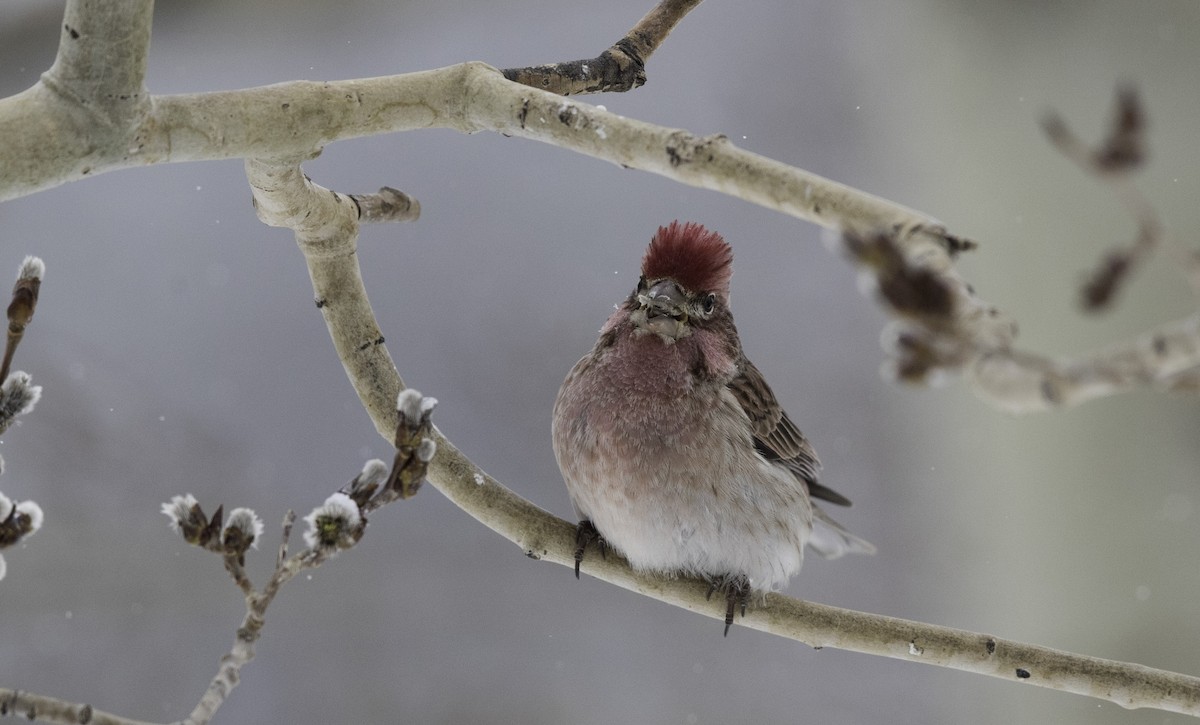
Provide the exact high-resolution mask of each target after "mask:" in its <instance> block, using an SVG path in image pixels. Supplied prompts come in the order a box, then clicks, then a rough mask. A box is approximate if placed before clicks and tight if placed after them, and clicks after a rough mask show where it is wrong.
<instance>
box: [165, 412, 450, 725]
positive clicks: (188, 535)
mask: <svg viewBox="0 0 1200 725" xmlns="http://www.w3.org/2000/svg"><path fill="white" fill-rule="evenodd" d="M436 404H437V401H436V400H434V399H433V398H427V397H424V396H422V395H421V394H420V393H418V392H416V391H415V390H406V391H404V393H402V394H401V396H400V398H399V399H398V401H397V405H396V407H397V410H398V415H397V418H398V420H399V421H400V422H399V425H398V427H397V431H396V441H397V447H398V448H400V446H401V444H403V445H404V447H405V449H404V450H406V451H407V454H406V455H403V456H402V455H399V453H398V454H397V457H396V461H395V463H394V466H395V467H396V469H397V470H393V471H391V472H390V474H389V473H388V471H387V470H386V468H384V467H383V464H382V462H380V461H369V462H368V463H367V464H366V465H365V466H363V469H362V472H361V473H360V474H359V475H358V476H356V477H355V478H354V480H353V481H351V483H350V484H349V485H348V486H346V487H345V488H343V490H342V491H339V492H338V493H335V494H333V495H332V496H330V497H329V498H328V499H326V500H325V503H324V504H322V505H321V506H319V507H317V508H316V509H314V510H313V511H312V512H311V513H310V514H309V515H308V516H305V517H304V521H305V523H307V524H308V531H306V532H305V534H304V540H305V542H306V543H307V544H308V548H305V549H303V550H301V551H299V552H297V553H296V554H293V555H292V556H288V539H289V538H290V537H291V532H292V526H293V524H294V523H295V521H296V514H295V512H293V511H290V510H289V511H288V512H287V514H286V515H285V516H284V518H283V526H282V529H283V535H282V538H281V541H280V545H279V550H278V553H277V554H276V557H275V570H274V571H273V572H272V574H271V577H270V578H269V579H268V580H267V583H266V584H265V585H264V586H263V588H262V591H259V590H257V589H255V587H254V584H253V583H252V582H251V581H250V579H249V577H247V576H246V572H245V561H244V556H245V553H246V551H247V550H248V549H249V548H250V547H251V546H253V545H254V544H255V542H256V541H257V540H258V539H260V538H261V536H262V522H261V521H260V520H259V519H258V517H257V516H256V515H255V514H254V512H253V511H251V510H250V509H246V508H236V509H234V510H233V511H231V512H230V513H229V519H228V521H226V522H225V523H224V525H222V524H221V519H222V516H221V510H222V507H217V511H216V513H214V514H213V515H212V516H211V517H209V516H206V515H205V514H204V511H203V509H202V508H201V506H200V503H199V502H198V501H196V499H195V497H194V496H192V495H191V494H188V495H186V496H175V497H174V498H173V499H172V500H171V501H170V502H169V503H166V504H163V513H165V514H166V515H167V516H168V517H169V518H170V520H171V527H172V528H173V529H174V530H175V531H176V532H178V533H179V534H180V535H181V536H182V537H183V538H184V540H185V541H187V542H189V543H191V544H195V545H196V546H199V547H200V548H203V549H206V550H209V551H214V552H217V553H219V554H221V555H222V560H223V562H224V564H225V569H226V571H228V572H229V574H230V575H231V576H232V577H233V579H234V581H235V582H236V583H237V585H238V587H239V588H240V589H241V590H242V593H243V595H244V596H245V600H246V614H245V616H243V617H242V623H241V625H240V626H238V629H237V634H236V636H235V637H234V642H233V646H232V647H231V648H230V650H229V652H228V653H227V654H226V655H225V656H224V657H222V658H221V665H220V667H218V668H217V672H216V674H215V675H213V679H212V680H211V681H210V682H209V685H208V687H207V689H206V690H205V692H204V695H203V696H202V697H201V698H200V700H199V702H198V703H197V704H196V707H195V708H194V709H193V710H192V712H191V714H190V715H188V717H187V718H186V719H185V720H184V721H183V722H184V723H186V725H201V724H203V723H207V722H209V721H210V720H211V719H212V717H213V715H215V714H216V712H217V710H218V709H220V707H221V705H222V704H224V702H225V699H226V698H227V697H228V696H229V693H230V692H231V691H232V690H233V689H234V688H235V687H236V686H237V684H238V681H239V680H240V672H241V669H242V667H244V666H245V665H246V664H248V663H249V662H250V661H251V660H253V659H254V645H255V643H256V642H257V641H258V639H259V637H261V636H262V629H263V626H264V625H265V624H266V614H267V609H268V608H269V607H270V606H271V603H272V602H273V601H275V597H276V596H277V595H278V594H279V591H280V589H282V587H283V585H284V584H286V583H287V582H289V581H291V580H292V578H294V577H295V576H296V575H297V574H299V573H300V572H302V571H305V570H307V569H315V568H317V567H319V566H320V565H321V564H323V563H325V562H326V561H328V560H329V559H330V558H331V557H333V556H334V555H336V554H337V553H338V552H339V551H342V550H345V549H349V548H352V547H353V546H354V545H355V544H357V543H358V542H359V541H360V540H361V539H362V537H363V534H364V533H365V531H366V526H367V520H366V517H365V515H364V514H365V512H366V508H367V505H370V507H371V510H374V509H376V508H379V507H380V506H383V505H384V504H386V503H389V502H391V501H394V500H397V499H399V498H402V497H404V495H403V494H404V493H405V492H406V491H415V490H416V488H417V485H418V483H419V481H420V480H421V479H423V478H424V477H425V470H426V467H427V466H428V463H429V459H430V458H432V457H433V454H434V452H435V451H436V446H435V445H434V443H433V442H432V441H431V440H430V438H429V436H430V434H431V426H432V424H431V423H430V415H431V413H432V412H433V408H434V406H435V405H436ZM400 468H407V469H410V470H407V471H404V470H398V469H400ZM381 469H382V470H381ZM384 479H386V480H387V481H388V482H389V485H387V486H385V487H384V490H383V491H381V492H380V493H379V495H378V496H374V497H372V495H373V494H374V493H375V492H376V490H377V489H378V487H379V483H380V482H381V481H383V480H384ZM393 481H395V482H402V484H401V483H397V484H396V486H395V487H393V486H392V485H391V482H393ZM410 495H411V494H410Z"/></svg>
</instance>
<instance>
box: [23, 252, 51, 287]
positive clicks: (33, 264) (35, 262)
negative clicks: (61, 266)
mask: <svg viewBox="0 0 1200 725" xmlns="http://www.w3.org/2000/svg"><path fill="white" fill-rule="evenodd" d="M45 276H46V263H45V262H43V261H42V259H41V257H35V256H33V255H29V256H28V257H26V258H25V261H23V262H21V269H20V271H19V272H17V280H18V281H20V280H23V279H37V280H40V279H42V278H43V277H45Z"/></svg>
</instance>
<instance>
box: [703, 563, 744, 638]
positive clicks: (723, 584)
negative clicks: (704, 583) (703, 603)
mask: <svg viewBox="0 0 1200 725" xmlns="http://www.w3.org/2000/svg"><path fill="white" fill-rule="evenodd" d="M717 591H719V592H721V593H722V594H724V595H725V635H724V636H726V637H728V636H729V628H730V627H732V626H733V613H734V611H736V610H738V609H740V610H741V612H742V616H743V617H745V616H746V605H747V604H748V603H749V602H750V580H749V579H748V578H746V575H745V574H737V575H734V574H726V575H724V576H720V577H716V578H715V579H712V580H711V581H709V583H708V593H707V594H705V595H704V598H705V599H712V595H713V592H717Z"/></svg>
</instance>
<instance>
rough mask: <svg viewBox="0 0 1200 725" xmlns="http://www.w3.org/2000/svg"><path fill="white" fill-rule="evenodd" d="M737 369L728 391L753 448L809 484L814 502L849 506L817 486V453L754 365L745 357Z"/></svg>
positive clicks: (838, 497) (823, 487)
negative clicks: (746, 426)
mask: <svg viewBox="0 0 1200 725" xmlns="http://www.w3.org/2000/svg"><path fill="white" fill-rule="evenodd" d="M738 368H739V370H740V372H739V373H738V375H737V376H736V377H734V379H733V380H731V381H729V390H730V392H732V393H733V397H734V398H736V399H737V401H738V403H740V404H741V406H742V410H744V411H745V412H746V415H747V416H748V417H749V418H750V429H751V432H752V433H753V434H754V447H755V448H757V449H758V452H759V453H761V454H762V455H763V457H764V458H766V459H767V460H769V461H778V462H779V463H780V464H781V465H782V466H784V467H786V468H787V469H788V470H790V471H791V472H792V473H794V474H796V476H798V477H799V478H801V479H803V480H804V481H805V482H806V483H808V492H809V494H810V495H812V496H813V497H814V498H820V499H824V500H826V501H829V502H831V503H836V504H839V505H842V506H849V505H850V499H848V498H846V497H845V496H843V495H841V494H840V493H838V492H837V491H834V490H833V489H830V488H826V487H825V486H822V485H821V484H819V483H817V471H818V470H819V469H820V468H821V462H820V461H819V460H817V452H816V451H814V450H813V447H812V444H810V443H809V442H808V439H807V438H805V437H804V434H803V433H801V432H800V429H799V428H797V427H796V424H795V423H793V422H792V419H791V418H788V415H787V413H785V412H784V410H783V408H782V407H781V406H780V405H779V401H778V400H776V398H775V393H773V392H771V388H770V386H769V385H767V381H766V380H764V379H763V375H762V373H761V372H759V370H758V368H756V367H754V363H752V362H750V361H749V360H747V359H746V358H745V357H743V358H742V360H741V364H740V365H739V366H738Z"/></svg>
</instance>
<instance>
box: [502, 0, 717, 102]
mask: <svg viewBox="0 0 1200 725" xmlns="http://www.w3.org/2000/svg"><path fill="white" fill-rule="evenodd" d="M700 1H701V0H662V2H660V3H659V4H658V5H657V6H655V7H654V9H653V10H651V11H650V12H648V13H646V16H645V17H643V18H642V19H641V20H639V21H638V23H637V25H635V26H633V28H632V29H630V31H629V32H628V33H626V34H625V37H623V38H621V39H620V40H618V41H617V42H615V43H613V44H612V46H611V47H610V48H608V49H607V50H605V51H604V52H603V53H601V54H600V55H598V56H597V57H595V58H589V59H587V60H572V61H566V62H564V63H552V64H549V65H538V66H531V67H527V68H506V69H504V70H503V71H501V72H502V73H503V74H504V77H505V78H507V79H508V80H510V81H513V82H516V83H520V84H522V85H526V86H532V87H533V88H540V89H541V90H543V91H549V92H550V93H556V94H558V95H560V96H571V95H576V94H582V93H608V92H622V91H630V90H633V89H634V88H637V87H639V86H641V85H643V84H644V83H645V82H646V61H647V60H649V59H650V55H651V54H652V53H653V52H654V51H655V50H657V49H658V46H660V45H662V42H663V41H664V40H666V39H667V35H669V34H670V32H671V30H672V29H673V28H674V27H675V26H676V25H677V24H679V21H680V20H683V16H684V15H687V14H688V13H689V12H690V11H691V10H692V9H693V8H695V7H696V6H697V5H699V4H700Z"/></svg>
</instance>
